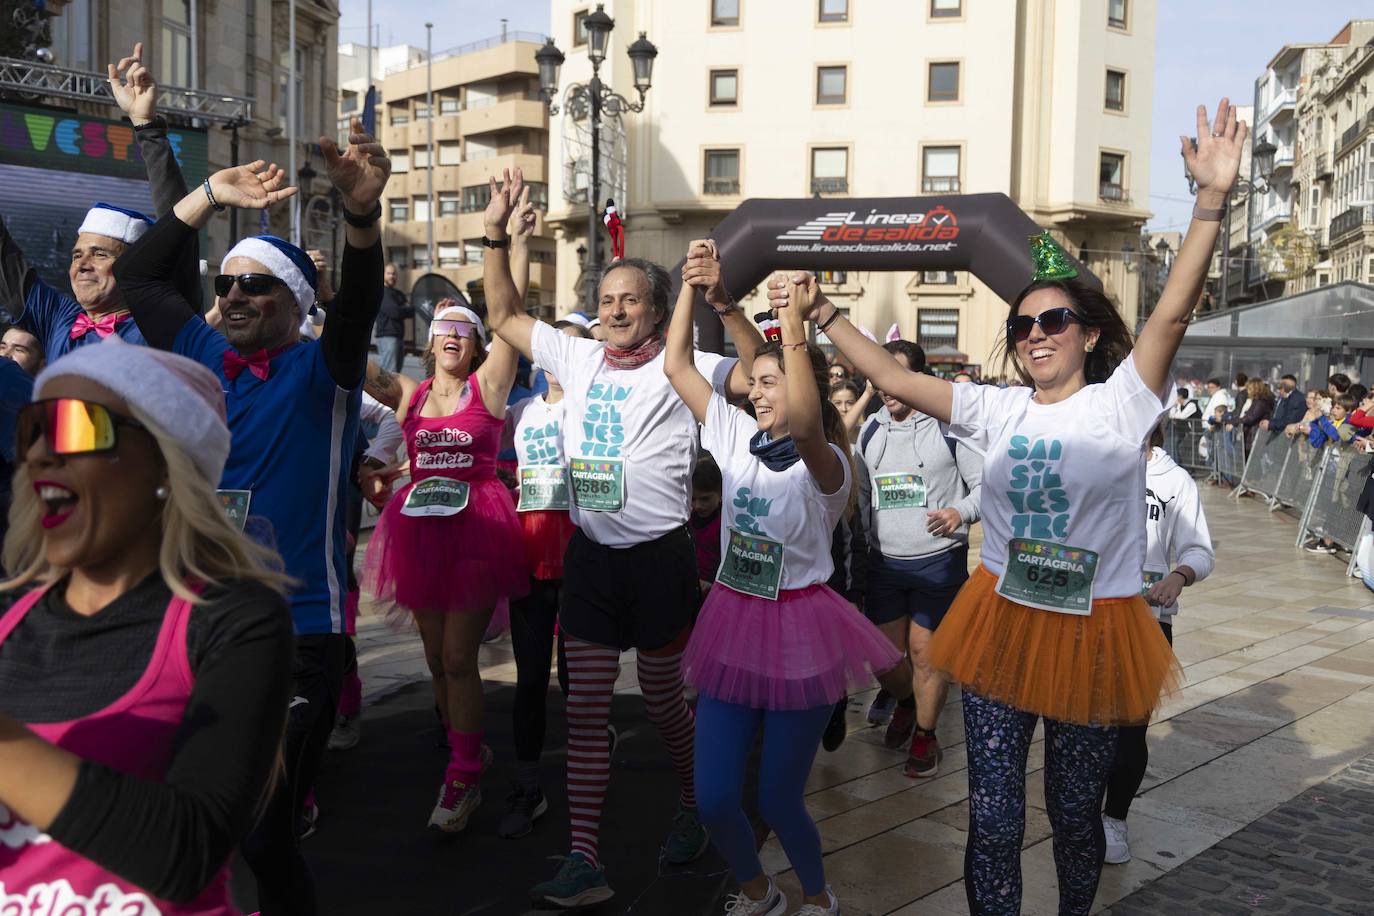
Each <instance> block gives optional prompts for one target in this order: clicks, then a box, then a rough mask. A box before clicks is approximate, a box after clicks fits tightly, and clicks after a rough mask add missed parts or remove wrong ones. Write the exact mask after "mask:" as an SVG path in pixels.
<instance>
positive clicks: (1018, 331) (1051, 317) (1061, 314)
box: [1007, 305, 1087, 341]
mask: <svg viewBox="0 0 1374 916" xmlns="http://www.w3.org/2000/svg"><path fill="white" fill-rule="evenodd" d="M1071 321H1076V322H1078V323H1079V324H1082V325H1086V324H1087V322H1086V321H1084V320H1083V317H1082V316H1081V315H1079V314H1078V313H1077V312H1075V311H1074V310H1073V309H1071V308H1069V307H1068V306H1066V305H1061V306H1060V307H1059V308H1054V309H1045V310H1044V311H1043V312H1041V313H1040V314H1039V315H1036V316H1035V317H1034V318H1032V317H1031V316H1030V315H1015V316H1013V317H1011V318H1008V319H1007V336H1008V337H1010V338H1011V339H1012V340H1016V341H1021V340H1025V339H1026V338H1028V337H1030V335H1031V328H1032V327H1034V326H1035V325H1037V324H1038V325H1040V330H1042V331H1044V332H1045V333H1046V334H1049V335H1051V336H1053V335H1055V334H1058V333H1060V332H1062V331H1063V330H1064V329H1065V328H1067V327H1068V326H1069V322H1071Z"/></svg>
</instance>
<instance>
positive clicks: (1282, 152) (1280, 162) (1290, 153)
mask: <svg viewBox="0 0 1374 916" xmlns="http://www.w3.org/2000/svg"><path fill="white" fill-rule="evenodd" d="M1296 155H1297V153H1296V151H1295V150H1294V148H1293V144H1291V143H1290V144H1288V145H1287V146H1280V147H1278V149H1276V150H1274V172H1275V173H1278V172H1284V171H1287V172H1291V171H1292V170H1293V161H1294V159H1295V158H1296Z"/></svg>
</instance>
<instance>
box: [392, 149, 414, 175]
mask: <svg viewBox="0 0 1374 916" xmlns="http://www.w3.org/2000/svg"><path fill="white" fill-rule="evenodd" d="M409 171H410V153H392V154H391V174H393V175H399V174H401V173H402V172H409Z"/></svg>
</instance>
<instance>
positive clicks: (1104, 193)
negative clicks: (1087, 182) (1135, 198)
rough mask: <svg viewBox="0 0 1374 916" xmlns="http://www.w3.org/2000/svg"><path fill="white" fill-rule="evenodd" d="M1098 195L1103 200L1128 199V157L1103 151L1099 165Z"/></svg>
mask: <svg viewBox="0 0 1374 916" xmlns="http://www.w3.org/2000/svg"><path fill="white" fill-rule="evenodd" d="M1097 171H1098V185H1099V187H1098V195H1099V196H1100V197H1101V198H1102V199H1103V200H1125V199H1126V157H1125V156H1123V155H1121V154H1120V153H1103V154H1102V159H1101V160H1100V164H1099V165H1098V170H1097Z"/></svg>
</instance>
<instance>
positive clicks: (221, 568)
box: [0, 404, 291, 604]
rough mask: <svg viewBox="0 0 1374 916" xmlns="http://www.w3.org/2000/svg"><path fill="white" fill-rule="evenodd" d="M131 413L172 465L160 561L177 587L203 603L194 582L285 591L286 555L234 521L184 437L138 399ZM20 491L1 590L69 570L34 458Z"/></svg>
mask: <svg viewBox="0 0 1374 916" xmlns="http://www.w3.org/2000/svg"><path fill="white" fill-rule="evenodd" d="M129 413H130V414H131V415H132V416H133V418H134V419H135V420H137V421H138V422H140V423H142V424H143V425H144V426H145V427H147V429H148V432H149V433H150V434H151V435H152V437H153V438H154V439H155V440H156V441H157V446H158V450H159V451H160V452H161V455H162V461H163V463H164V465H165V467H166V471H167V499H166V500H165V501H164V502H163V504H162V516H161V524H162V545H161V549H160V550H159V552H158V567H159V569H160V571H161V573H162V580H163V581H164V582H166V583H167V586H168V588H170V589H171V590H172V593H173V594H175V595H176V596H177V597H179V598H184V599H185V600H187V601H190V602H191V603H193V604H195V603H199V602H201V601H202V600H203V599H202V598H201V597H200V595H199V594H197V591H196V589H195V588H194V587H193V585H192V583H193V582H194V583H196V584H197V585H205V586H208V585H222V584H225V583H227V582H230V581H235V580H238V581H245V580H246V581H251V582H258V583H261V584H262V585H265V586H267V587H268V588H270V589H272V590H274V591H276V592H278V593H280V594H283V595H284V594H285V593H286V589H287V587H288V586H289V585H290V584H291V580H290V579H289V578H288V577H287V576H285V575H284V574H282V573H281V572H279V571H278V570H280V569H281V557H280V556H278V555H277V553H276V552H275V551H271V550H268V549H267V548H265V547H262V546H260V545H258V544H256V543H254V542H253V541H252V540H250V539H249V538H248V537H247V536H246V535H244V534H243V533H242V532H241V531H239V530H238V529H237V528H236V527H234V525H233V523H232V522H230V521H229V517H228V516H227V515H226V514H225V512H224V506H223V504H222V503H221V502H220V499H219V496H218V495H217V494H216V493H215V489H214V487H213V486H211V485H210V484H209V483H207V482H206V480H205V478H204V477H203V476H202V475H201V473H200V471H199V470H197V468H196V464H195V462H194V461H193V460H192V458H191V455H190V453H189V452H187V450H186V448H185V447H184V446H183V445H182V444H181V442H179V441H178V440H176V439H173V438H172V437H171V436H170V435H168V434H167V433H164V432H163V431H162V430H161V429H159V428H158V426H157V425H156V424H155V423H154V421H153V420H152V419H151V418H150V417H149V416H148V415H147V414H146V413H144V412H143V411H141V410H139V409H138V407H137V406H135V405H132V404H131V405H129ZM13 493H14V495H13V501H12V503H11V504H10V515H9V525H10V527H9V533H8V534H6V535H5V546H4V551H3V555H0V558H2V559H3V562H4V565H5V569H6V570H7V571H9V572H10V573H11V578H9V579H5V580H3V581H0V591H13V590H14V589H17V588H21V587H23V586H25V585H28V584H29V583H31V582H35V581H38V582H43V583H49V582H53V581H55V580H57V579H58V578H60V577H61V576H62V575H63V574H64V573H65V572H66V570H65V569H61V568H57V567H54V566H51V565H50V564H49V563H48V561H47V557H46V550H45V538H44V535H43V526H42V524H41V516H42V508H41V505H40V503H39V500H38V496H37V494H35V492H34V489H33V485H32V480H31V478H30V476H29V468H28V464H27V463H26V462H24V461H22V460H20V461H19V462H18V463H17V466H16V468H15V471H14V490H13Z"/></svg>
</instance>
